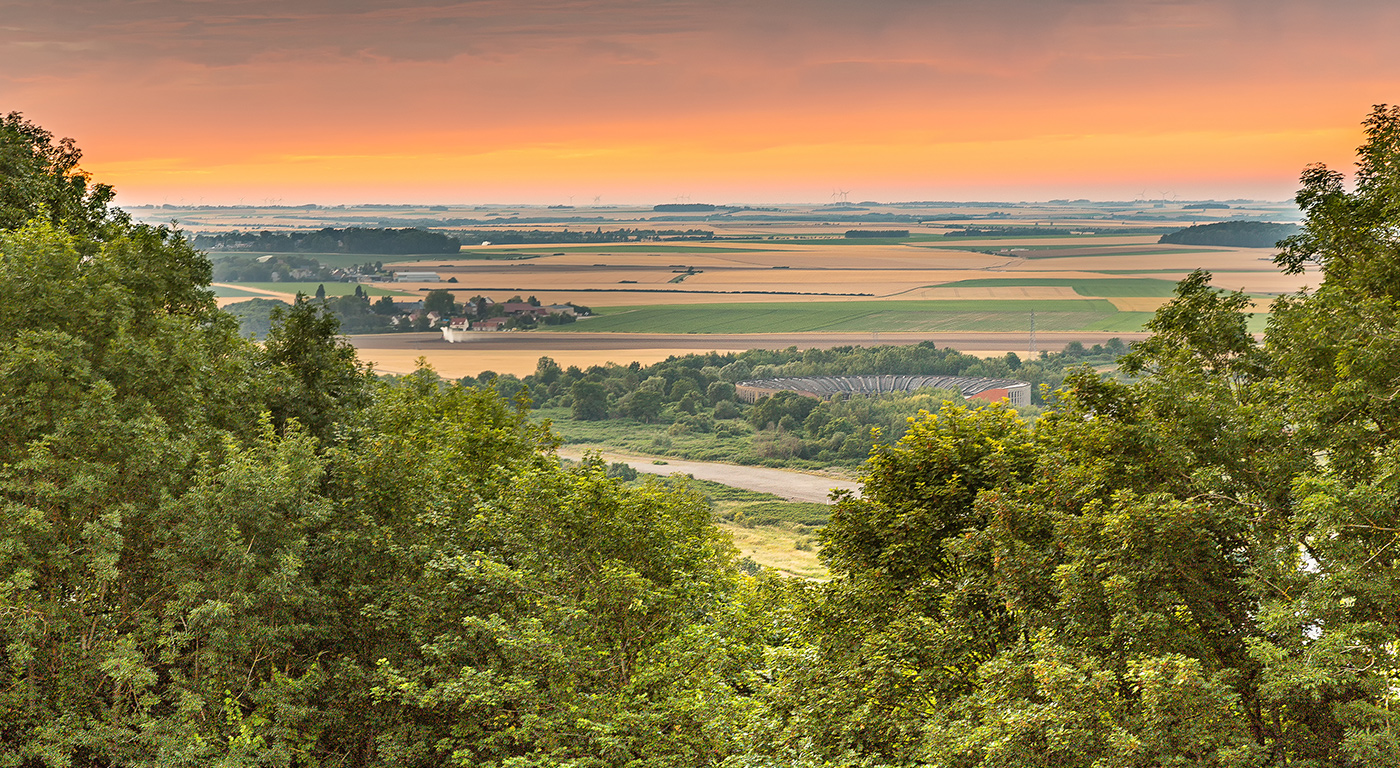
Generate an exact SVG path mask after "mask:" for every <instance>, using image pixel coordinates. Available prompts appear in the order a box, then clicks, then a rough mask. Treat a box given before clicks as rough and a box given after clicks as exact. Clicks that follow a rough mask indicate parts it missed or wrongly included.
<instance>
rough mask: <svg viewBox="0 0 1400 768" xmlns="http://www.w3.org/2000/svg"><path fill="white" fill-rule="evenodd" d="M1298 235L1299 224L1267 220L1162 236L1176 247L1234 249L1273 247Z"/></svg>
mask: <svg viewBox="0 0 1400 768" xmlns="http://www.w3.org/2000/svg"><path fill="white" fill-rule="evenodd" d="M1297 233H1298V225H1297V224H1274V223H1272V222H1267V221H1220V222H1216V223H1214V224H1197V225H1196V226H1194V227H1187V228H1186V229H1182V230H1178V231H1176V232H1171V233H1168V234H1165V235H1162V237H1161V239H1160V240H1158V241H1157V242H1159V243H1171V244H1173V245H1224V246H1229V247H1231V248H1273V247H1274V246H1275V245H1276V244H1277V243H1278V242H1279V241H1280V240H1284V239H1286V238H1289V237H1292V236H1293V235H1295V234H1297Z"/></svg>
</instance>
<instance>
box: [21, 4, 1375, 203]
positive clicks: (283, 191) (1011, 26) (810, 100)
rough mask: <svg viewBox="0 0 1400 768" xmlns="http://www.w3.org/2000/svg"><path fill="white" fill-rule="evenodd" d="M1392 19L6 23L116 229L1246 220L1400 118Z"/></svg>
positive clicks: (488, 18) (264, 16) (674, 14)
mask: <svg viewBox="0 0 1400 768" xmlns="http://www.w3.org/2000/svg"><path fill="white" fill-rule="evenodd" d="M1397 39H1400V6H1397V4H1395V3H1393V2H1389V1H1381V0H1348V2H1341V3H1337V2H1332V3H1323V2H1305V1H1303V0H1276V1H1273V2H1263V0H1229V1H1219V2H1191V1H1190V0H1185V1H1184V2H1170V3H1167V2H1147V1H1138V2H1109V1H1108V0H1080V1H1076V2H1070V1H1067V0H1015V1H1013V0H979V1H977V2H974V1H973V0H864V1H863V2H846V1H842V2H837V1H836V0H766V1H761V2H753V1H752V0H747V1H745V2H738V1H737V0H706V1H705V2H700V1H699V0H671V1H668V2H657V1H656V0H593V1H589V0H580V1H579V2H562V1H561V0H519V1H508V0H475V1H468V2H448V1H447V0H441V1H440V2H431V1H423V2H370V1H369V0H281V1H280V2H271V1H270V0H225V1H223V2H218V3H204V2H188V1H186V0H141V1H139V2H138V1H137V0H101V1H99V0H74V1H72V2H62V3H58V2H41V1H39V0H26V1H24V2H20V1H17V0H0V51H4V56H3V58H0V110H3V111H10V110H18V111H21V112H23V113H24V114H25V115H26V116H27V117H28V118H30V119H32V120H34V121H35V122H38V123H39V124H41V125H43V126H44V127H46V128H48V129H50V130H52V131H54V132H55V133H57V134H59V135H60V136H72V137H74V138H76V139H77V140H78V143H79V145H80V146H81V147H83V148H84V150H85V152H86V159H85V163H84V165H85V167H86V168H87V169H88V170H90V171H92V172H93V174H94V175H95V176H96V177H98V178H99V179H100V180H102V181H106V182H110V183H113V184H115V185H116V186H117V187H118V189H119V192H120V195H121V196H120V198H119V200H120V201H121V202H123V203H127V204H137V203H155V204H160V203H167V202H168V203H184V204H199V203H201V202H202V203H208V204H216V203H222V204H229V203H239V202H247V203H259V204H262V203H269V202H280V203H285V204H298V203H307V202H317V203H322V204H337V203H351V202H366V201H369V202H386V203H394V202H447V203H462V204H471V203H484V202H491V201H511V202H522V203H536V204H569V203H574V204H584V203H589V204H591V203H592V202H593V200H594V199H595V198H600V199H601V201H602V202H603V203H604V204H607V203H610V202H635V203H655V202H671V201H676V200H685V199H689V200H694V201H697V202H699V201H704V202H716V203H724V202H748V203H762V202H829V201H830V200H831V199H832V196H833V193H836V192H839V191H842V190H844V191H846V192H847V193H848V195H849V200H850V201H852V202H855V201H858V200H930V199H983V200H988V199H991V200H997V199H1000V200H1023V199H1024V200H1045V199H1050V198H1061V197H1071V198H1073V197H1088V198H1095V199H1133V198H1137V197H1147V198H1173V197H1174V198H1180V199H1205V198H1219V199H1224V198H1237V197H1247V198H1256V199H1270V200H1277V199H1281V198H1286V197H1288V196H1290V195H1291V193H1292V191H1293V190H1294V188H1295V186H1296V179H1297V175H1298V173H1299V171H1301V170H1302V168H1303V167H1304V166H1305V165H1306V164H1308V163H1312V162H1319V161H1321V162H1326V163H1328V164H1329V165H1332V166H1334V167H1337V168H1339V169H1342V170H1349V169H1350V163H1351V158H1352V156H1353V150H1354V148H1355V147H1356V146H1357V145H1359V144H1360V143H1361V141H1362V136H1361V132H1360V129H1359V123H1360V121H1361V119H1362V118H1363V117H1364V116H1365V115H1366V114H1367V112H1368V111H1369V109H1370V106H1371V105H1372V104H1373V103H1376V102H1387V101H1388V102H1395V101H1397V100H1400V56H1396V55H1395V40H1397Z"/></svg>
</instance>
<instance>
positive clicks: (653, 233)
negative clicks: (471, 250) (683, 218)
mask: <svg viewBox="0 0 1400 768" xmlns="http://www.w3.org/2000/svg"><path fill="white" fill-rule="evenodd" d="M459 237H460V238H461V239H462V240H463V241H464V242H467V243H470V244H475V243H479V242H490V243H492V244H495V245H528V244H530V243H626V242H632V241H649V240H713V239H714V237H715V233H714V232H713V231H710V230H705V229H629V228H627V227H622V228H619V229H607V230H605V229H603V228H602V227H598V228H596V229H594V230H593V231H589V230H586V229H583V230H570V229H568V228H567V227H565V228H564V229H562V230H550V229H530V230H520V229H480V230H468V231H465V232H462V233H461V234H460V235H459Z"/></svg>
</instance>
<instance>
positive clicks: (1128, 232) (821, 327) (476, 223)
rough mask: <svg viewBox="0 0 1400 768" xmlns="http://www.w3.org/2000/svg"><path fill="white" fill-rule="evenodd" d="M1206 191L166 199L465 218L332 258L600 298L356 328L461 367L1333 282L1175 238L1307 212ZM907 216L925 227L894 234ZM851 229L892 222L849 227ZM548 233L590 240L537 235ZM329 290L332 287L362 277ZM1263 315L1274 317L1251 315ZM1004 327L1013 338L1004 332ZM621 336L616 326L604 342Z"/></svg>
mask: <svg viewBox="0 0 1400 768" xmlns="http://www.w3.org/2000/svg"><path fill="white" fill-rule="evenodd" d="M1216 207H1219V206H1216ZM658 208H662V209H665V208H666V206H659V207H658ZM672 208H674V207H672ZM1199 208H1200V207H1199V206H1197V207H1196V209H1192V208H1189V207H1188V206H1187V205H1186V204H1184V203H1173V202H1167V201H1137V202H1131V203H1087V202H1086V201H1072V202H1063V201H1060V202H1051V203H1035V204H1016V203H1006V204H1002V203H986V204H981V203H976V204H946V203H928V204H915V203H908V204H904V203H901V204H875V203H860V204H858V205H856V204H849V205H833V206H823V205H809V206H781V207H779V208H743V207H733V208H726V207H723V206H721V207H718V208H716V209H715V210H714V211H695V212H691V211H687V210H679V209H678V210H656V209H652V208H651V207H649V206H630V207H629V206H599V207H586V206H580V207H578V208H567V207H566V208H564V209H562V210H556V208H551V209H544V208H530V207H527V206H475V207H465V206H457V207H452V206H445V207H444V206H431V207H429V206H422V207H417V208H404V207H383V208H382V209H381V208H379V207H375V206H354V207H347V208H345V209H343V210H341V209H336V210H331V209H321V210H319V211H301V210H298V211H285V210H283V211H267V212H265V214H259V213H258V212H257V211H229V212H227V213H221V212H219V211H209V210H192V211H188V212H182V211H173V212H165V211H162V212H161V217H162V219H163V220H168V218H169V217H171V216H178V217H179V218H180V220H181V221H182V222H184V223H185V225H186V226H191V225H193V227H194V228H196V229H199V230H201V231H215V230H218V229H221V228H222V229H225V230H226V229H231V228H233V227H229V226H225V225H227V224H229V223H235V225H236V226H237V227H240V228H242V229H245V230H246V229H253V228H262V226H263V225H267V226H268V228H272V229H276V230H281V229H288V230H290V229H307V228H314V227H323V226H406V225H409V224H410V223H413V224H414V225H417V226H428V227H433V228H435V229H440V230H441V231H449V232H450V231H460V232H461V233H462V234H463V236H464V241H465V242H468V243H471V244H470V245H467V246H464V248H463V249H462V252H461V253H460V254H456V255H437V254H434V255H425V256H417V257H384V258H382V259H381V258H380V257H376V256H365V255H345V254H334V255H329V254H328V255H326V256H327V261H328V262H329V261H334V262H335V264H337V265H342V263H343V264H350V263H363V262H364V261H368V260H382V261H384V262H385V264H386V266H391V268H394V269H398V270H411V271H420V270H421V271H432V272H436V273H438V274H439V275H440V276H441V277H442V279H443V280H444V281H447V280H448V279H449V278H452V279H455V281H456V282H455V283H450V282H440V283H420V284H404V283H396V284H394V285H392V287H390V286H374V287H375V288H376V289H377V290H374V291H372V293H374V294H376V295H377V294H378V293H379V292H380V291H385V292H391V293H399V294H405V295H408V296H423V295H426V293H427V292H428V291H432V290H449V291H452V292H453V293H454V294H455V295H456V296H457V297H458V298H459V299H463V300H465V299H467V298H470V297H473V296H476V295H486V296H489V297H491V298H492V299H494V300H495V301H498V302H501V301H506V300H508V299H510V298H512V297H515V296H520V297H521V298H528V297H530V296H534V297H535V298H537V299H538V300H540V301H541V302H543V303H548V304H562V303H565V302H572V303H574V304H577V305H582V306H588V307H591V308H593V309H594V311H595V316H594V317H591V318H585V319H582V320H580V321H579V322H577V323H574V324H570V325H567V326H557V327H548V328H542V329H540V330H537V331H530V332H511V333H500V334H493V336H494V337H496V338H499V339H500V343H494V342H493V343H485V342H484V340H482V339H478V340H475V341H473V342H468V343H462V344H455V345H454V344H447V343H446V342H444V341H442V340H441V338H440V337H439V336H429V337H422V338H418V339H415V340H410V339H409V338H408V337H413V336H417V335H416V334H405V335H394V336H389V337H382V338H384V339H386V340H384V341H373V340H371V338H368V337H356V338H355V343H356V344H357V346H361V348H362V350H363V351H364V356H365V357H366V358H367V359H370V360H375V361H376V362H378V363H379V364H380V367H381V368H382V369H383V370H392V371H395V372H404V371H407V370H411V369H412V368H413V366H414V364H415V363H416V360H417V359H418V357H420V356H422V357H426V358H427V359H428V360H429V361H430V362H432V363H434V364H437V365H439V367H440V368H441V369H442V370H443V372H444V374H447V375H453V374H454V372H455V375H468V374H470V375H475V374H476V373H479V372H480V371H481V370H486V369H489V370H496V371H499V372H518V373H527V372H529V371H530V370H533V367H534V360H535V359H537V358H538V357H539V356H542V355H548V356H550V357H553V358H555V359H556V360H557V361H558V362H560V363H562V364H565V365H571V364H575V365H590V364H596V363H602V362H605V361H611V362H617V363H627V362H631V361H633V360H637V361H641V362H652V361H655V360H660V359H664V358H665V357H667V356H669V355H672V354H683V353H685V352H687V351H706V350H710V349H714V350H742V349H748V348H751V347H754V346H767V345H769V344H771V343H775V342H773V341H772V339H773V338H774V335H775V334H776V335H777V336H779V337H782V338H784V339H786V341H787V343H788V344H790V345H795V346H799V347H803V346H814V345H825V344H837V343H852V344H868V343H887V340H889V339H894V338H897V335H899V334H903V335H906V336H908V337H909V339H910V340H912V341H919V340H925V339H932V340H936V341H938V342H939V343H940V344H951V345H956V346H958V348H961V349H964V350H967V351H974V352H979V353H982V352H985V353H995V354H1004V352H1005V351H1018V352H1024V351H1027V350H1028V349H1029V346H1030V343H1029V342H1030V329H1031V315H1032V313H1034V324H1035V328H1036V332H1037V338H1038V348H1040V349H1054V348H1058V347H1059V346H1063V344H1064V343H1066V342H1067V341H1071V340H1078V341H1082V342H1084V343H1086V344H1093V343H1097V342H1101V341H1103V340H1105V339H1107V338H1108V337H1110V336H1120V337H1123V338H1125V339H1131V338H1134V337H1135V336H1136V335H1137V334H1138V333H1140V331H1141V329H1142V326H1143V323H1144V322H1145V321H1146V320H1147V319H1148V318H1149V317H1150V313H1151V312H1152V311H1154V310H1155V309H1156V308H1157V307H1158V306H1160V305H1161V304H1162V303H1163V302H1164V301H1167V300H1169V298H1170V296H1171V293H1172V290H1173V288H1174V285H1175V283H1176V282H1177V281H1179V280H1180V279H1181V278H1183V277H1185V276H1186V275H1187V274H1189V273H1190V272H1191V271H1192V270H1194V269H1197V268H1204V269H1208V270H1210V271H1212V272H1213V273H1214V275H1215V278H1214V283H1215V284H1216V285H1217V286H1218V287H1221V288H1224V289H1229V290H1243V291H1245V292H1246V293H1248V294H1250V295H1251V296H1252V297H1254V299H1255V301H1256V304H1255V307H1256V310H1258V311H1259V312H1264V311H1267V307H1268V303H1269V301H1270V300H1271V299H1272V297H1274V296H1277V295H1279V294H1284V293H1289V292H1293V291H1296V290H1299V289H1301V288H1303V287H1305V286H1307V285H1310V284H1311V285H1315V284H1316V283H1317V282H1318V276H1317V275H1316V274H1303V275H1284V274H1282V273H1280V272H1279V271H1278V269H1277V268H1276V267H1275V266H1274V265H1273V264H1272V263H1271V257H1272V255H1273V251H1272V250H1271V249H1258V248H1227V247H1214V246H1212V247H1192V246H1175V245H1162V244H1160V243H1159V242H1158V239H1159V237H1160V234H1161V232H1163V231H1170V230H1171V229H1173V228H1177V227H1182V226H1187V225H1190V224H1194V223H1202V222H1206V221H1210V220H1225V219H1230V218H1246V219H1248V218H1253V219H1265V218H1269V219H1272V220H1289V219H1290V217H1295V216H1296V212H1295V211H1293V210H1292V209H1291V207H1290V206H1287V205H1284V204H1272V203H1258V204H1254V203H1249V204H1241V203H1238V202H1237V201H1231V202H1230V205H1229V207H1228V209H1223V208H1222V209H1221V210H1210V211H1203V210H1200V209H1199ZM261 215H265V216H266V218H260V216H261ZM221 217H223V218H221ZM1212 217H1214V218H1212ZM434 222H437V223H434ZM619 228H629V229H630V230H632V231H637V230H642V231H645V230H652V231H672V232H678V231H693V230H703V231H706V232H712V233H713V237H714V239H713V240H693V239H692V240H646V241H636V240H633V241H629V242H606V243H600V242H595V243H588V242H582V240H586V239H587V237H586V236H589V235H592V234H594V232H595V230H601V231H604V232H606V231H608V230H614V229H619ZM890 230H903V231H907V232H908V233H909V235H908V237H887V236H883V235H884V233H886V232H888V231H890ZM851 231H856V232H860V231H865V232H867V233H869V234H872V235H875V236H873V237H847V236H846V235H847V233H848V232H851ZM483 232H485V233H487V234H488V235H489V237H488V236H481V233H483ZM501 232H520V233H522V234H523V235H529V236H530V237H534V238H535V241H533V242H526V243H524V244H519V245H502V244H493V245H480V243H481V242H482V240H483V239H491V238H494V239H495V240H504V239H510V238H509V237H497V236H496V235H492V234H490V233H498V234H499V233H501ZM565 232H568V233H570V234H569V235H567V236H566V235H565V234H564V233H565ZM541 233H544V234H550V233H552V234H550V236H553V237H560V238H565V237H577V238H579V239H578V240H565V241H562V242H558V243H554V242H539V238H540V236H541ZM526 239H527V240H528V238H526ZM215 256H217V254H215ZM326 289H327V291H328V293H331V294H332V295H334V294H338V293H340V292H341V291H342V290H353V286H349V287H348V288H345V289H342V288H341V286H340V285H336V286H334V287H333V286H332V284H327V285H326ZM217 290H219V292H220V296H221V297H220V299H219V301H220V303H221V304H226V303H231V302H234V301H240V300H246V299H247V298H250V297H254V296H262V297H267V298H280V299H283V300H290V298H291V296H292V293H293V291H294V290H295V289H294V288H293V286H290V285H287V284H268V285H253V284H225V285H223V286H220V287H219V288H218V289H217ZM310 290H314V286H310ZM307 292H310V291H309V290H308V291H307ZM1263 322H1264V319H1263V316H1262V315H1258V316H1256V317H1255V318H1254V319H1253V320H1252V321H1251V328H1253V329H1256V330H1257V329H1259V328H1261V327H1262V325H1263ZM993 337H996V338H998V339H1001V340H1000V341H997V342H995V343H993V342H992V341H990V339H992V338H993ZM605 338H606V339H610V341H608V342H607V343H602V342H601V341H600V340H601V339H605ZM527 339H528V340H529V341H528V343H526V341H525V340H527ZM902 343H909V340H906V341H903V342H902Z"/></svg>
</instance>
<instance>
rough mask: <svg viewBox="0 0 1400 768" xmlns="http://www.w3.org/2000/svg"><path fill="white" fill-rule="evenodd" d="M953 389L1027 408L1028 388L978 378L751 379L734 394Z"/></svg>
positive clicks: (833, 394)
mask: <svg viewBox="0 0 1400 768" xmlns="http://www.w3.org/2000/svg"><path fill="white" fill-rule="evenodd" d="M929 388H935V389H956V390H958V391H959V392H962V394H963V397H966V398H967V399H969V400H972V399H977V400H988V401H992V402H995V401H997V400H1010V401H1011V404H1012V405H1030V402H1031V385H1030V382H1026V381H1013V380H1011V379H979V378H973V377H970V376H918V375H908V376H800V377H782V378H776V379H752V380H750V381H741V382H739V383H737V384H735V385H734V395H735V396H736V397H738V398H739V399H740V400H743V401H745V402H749V403H752V402H754V401H756V400H758V399H759V398H762V397H768V396H770V395H775V394H777V393H779V392H796V393H797V394H799V395H805V396H807V397H815V398H820V399H822V400H826V399H829V398H832V397H836V396H839V395H877V394H883V393H886V392H912V391H913V390H916V389H929Z"/></svg>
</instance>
